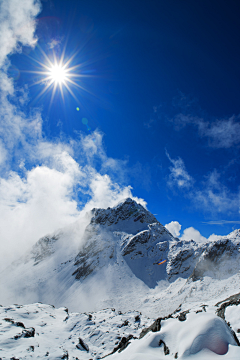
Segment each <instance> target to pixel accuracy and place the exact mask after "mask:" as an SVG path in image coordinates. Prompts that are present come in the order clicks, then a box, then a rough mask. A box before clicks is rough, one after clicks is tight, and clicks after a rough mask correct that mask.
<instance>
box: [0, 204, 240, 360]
mask: <svg viewBox="0 0 240 360" xmlns="http://www.w3.org/2000/svg"><path fill="white" fill-rule="evenodd" d="M239 250H240V230H235V231H233V232H232V233H231V234H229V235H228V236H224V237H219V238H218V239H217V240H215V241H213V242H210V243H204V244H199V243H197V242H195V241H194V239H193V240H191V241H184V240H180V239H178V238H175V237H173V236H172V234H171V233H170V232H169V231H168V230H167V229H166V228H165V227H164V226H163V225H162V224H160V223H159V222H158V221H157V220H156V218H155V217H154V216H153V215H152V214H151V213H150V212H149V211H148V210H146V209H145V208H144V207H143V206H142V205H140V204H137V203H136V202H135V201H134V200H132V199H130V198H128V199H126V200H124V201H123V202H121V203H119V204H118V205H117V206H116V207H114V208H108V209H93V210H92V211H91V212H90V213H89V214H87V215H86V217H85V218H84V219H79V221H77V222H76V223H75V224H72V225H70V226H68V227H66V228H64V229H61V230H59V231H57V232H56V233H54V234H52V235H47V236H45V237H43V238H42V239H40V240H39V241H38V242H37V243H36V244H35V245H34V246H33V248H32V249H31V250H30V251H29V252H28V253H27V254H26V255H25V256H24V257H23V258H21V259H19V260H18V261H17V262H15V263H14V264H12V265H10V266H9V267H8V268H7V269H6V270H4V271H3V272H2V273H1V274H0V302H1V303H2V304H3V305H4V306H2V307H0V359H30V358H33V359H35V358H36V359H37V358H39V359H42V358H45V357H46V358H49V359H88V360H89V359H100V358H104V357H106V358H109V359H119V360H121V359H124V360H131V359H138V360H139V359H140V360H141V359H144V360H146V359H147V360H148V359H149V360H152V359H165V357H166V356H167V358H169V359H210V360H211V359H219V358H224V359H225V358H226V359H240V347H239V345H240V343H239V339H240V338H239V336H240V295H239V293H237V291H236V289H237V290H239V277H240V276H239V275H240V273H239V266H240V254H239ZM163 260H166V261H165V262H163V263H162V264H161V265H158V263H159V262H161V261H163ZM39 301H42V302H44V303H48V304H49V303H52V304H54V305H55V306H57V307H59V306H64V305H65V306H68V307H69V309H70V311H71V312H69V313H68V310H67V309H66V308H63V307H60V308H59V309H56V308H54V307H53V306H50V305H44V304H41V303H39ZM9 303H22V304H25V305H12V306H8V304H9ZM29 303H33V304H32V305H28V304H29ZM113 307H114V309H113ZM103 308H105V309H106V310H101V309H103ZM73 311H74V312H73ZM140 311H141V312H140ZM238 330H239V331H238Z"/></svg>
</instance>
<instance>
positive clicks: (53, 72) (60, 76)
mask: <svg viewBox="0 0 240 360" xmlns="http://www.w3.org/2000/svg"><path fill="white" fill-rule="evenodd" d="M68 75H69V74H68V70H67V69H65V67H64V66H63V65H62V64H53V65H52V66H51V67H50V68H49V78H50V79H51V80H52V81H53V82H54V83H56V84H59V85H60V84H62V83H63V84H65V83H66V81H67V80H68Z"/></svg>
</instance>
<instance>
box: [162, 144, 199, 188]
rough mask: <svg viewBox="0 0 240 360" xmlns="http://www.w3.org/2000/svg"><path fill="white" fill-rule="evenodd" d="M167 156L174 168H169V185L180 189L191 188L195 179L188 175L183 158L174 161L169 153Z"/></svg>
mask: <svg viewBox="0 0 240 360" xmlns="http://www.w3.org/2000/svg"><path fill="white" fill-rule="evenodd" d="M166 155H167V157H168V159H169V160H170V162H171V163H172V165H173V166H170V167H169V170H170V175H169V180H168V185H169V186H171V187H174V186H176V185H177V186H178V187H179V188H183V189H186V188H189V187H191V186H192V185H193V182H194V180H193V178H192V177H191V176H190V175H189V174H188V172H187V170H186V168H185V165H184V162H183V160H182V159H181V158H178V159H176V160H174V159H172V158H171V157H170V155H169V154H168V152H167V151H166Z"/></svg>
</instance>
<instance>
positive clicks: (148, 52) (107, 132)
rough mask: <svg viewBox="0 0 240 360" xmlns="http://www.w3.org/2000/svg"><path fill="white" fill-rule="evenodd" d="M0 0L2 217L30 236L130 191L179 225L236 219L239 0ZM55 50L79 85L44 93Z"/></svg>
mask: <svg viewBox="0 0 240 360" xmlns="http://www.w3.org/2000/svg"><path fill="white" fill-rule="evenodd" d="M0 3H1V6H2V15H1V20H2V29H1V48H2V49H3V51H2V55H1V58H0V61H1V78H2V85H1V99H2V100H1V102H2V110H1V119H2V120H1V123H2V125H1V132H0V135H1V139H2V140H1V143H0V145H1V149H2V151H1V154H2V155H1V158H0V160H1V189H0V192H1V193H2V194H3V195H4V201H3V203H2V208H1V211H2V213H3V214H4V220H3V221H4V223H6V222H7V223H11V222H12V221H16V217H17V218H18V220H17V224H16V226H15V228H16V229H18V231H21V229H23V228H24V229H26V222H28V221H29V220H28V219H29V216H30V215H29V214H31V216H30V217H31V223H32V224H33V225H32V226H33V228H31V229H29V234H28V235H26V236H25V238H26V239H28V238H33V236H32V233H33V232H34V229H39V230H38V231H36V235H35V237H36V236H40V235H44V233H43V232H44V231H45V232H47V231H53V230H54V227H59V226H60V225H65V224H67V223H69V222H70V221H73V220H74V219H76V218H77V216H78V215H79V213H80V211H81V209H83V208H84V207H85V208H88V206H91V205H96V206H101V205H102V206H108V205H109V204H110V205H112V204H113V203H114V201H115V202H116V201H118V200H119V199H120V198H121V197H122V196H128V195H132V196H134V197H136V198H141V199H144V201H146V202H147V207H148V209H149V210H150V211H151V212H152V213H154V214H157V215H156V217H157V219H158V220H159V221H160V222H161V223H163V224H168V223H171V222H172V221H175V223H174V224H172V228H171V229H172V231H176V234H179V230H180V225H179V224H181V225H182V228H181V232H180V235H182V234H183V231H184V229H186V228H190V227H193V228H194V229H197V230H198V231H200V233H201V234H202V236H204V237H209V236H210V235H211V234H213V233H215V234H219V235H224V234H228V233H229V232H230V231H232V230H233V229H236V228H239V224H240V216H239V205H240V204H239V200H240V194H239V143H240V121H239V120H240V118H239V114H240V103H239V98H240V87H239V76H240V68H239V60H240V49H239V36H240V23H239V13H240V8H239V5H238V4H237V2H236V1H232V0H230V1H228V2H226V1H205V0H203V1H198V0H196V1H190V0H186V1H184V2H180V1H174V0H169V1H167V2H166V1H161V0H158V1H154V0H151V1H142V0H140V1H124V0H121V1H120V0H116V1H109V0H108V1H106V0H103V1H94V0H87V1H73V0H68V1H66V0H47V1H46V0H45V1H42V3H40V2H35V1H33V0H27V1H26V2H24V4H20V5H19V3H18V2H17V1H16V0H9V1H1V2H0ZM63 53H64V61H67V60H69V59H71V62H70V64H69V66H70V67H75V68H74V69H73V70H72V73H74V74H75V75H79V77H76V78H74V80H75V81H76V83H77V85H78V86H75V85H73V84H69V86H70V89H71V91H72V93H73V94H70V92H69V91H68V90H67V89H66V87H64V86H63V97H62V96H61V94H60V91H59V89H57V90H56V92H55V95H54V98H52V93H53V89H52V87H49V89H48V91H44V90H45V89H46V85H47V82H46V81H42V82H41V80H44V75H43V74H41V73H40V74H39V73H38V72H42V71H44V67H43V65H44V64H46V62H47V60H46V57H48V58H49V59H50V60H51V61H52V60H53V56H54V54H55V56H56V58H57V59H59V58H60V57H61V55H62V54H63ZM42 91H43V94H42V95H40V94H41V92H42ZM77 108H79V110H77ZM82 119H85V120H82ZM86 119H87V120H86ZM86 122H87V124H86ZM100 184H101V186H100ZM129 186H130V187H131V189H130V187H129ZM36 194H37V195H36ZM46 201H47V202H48V206H47V209H48V210H47V211H46ZM33 204H34V205H33ZM15 214H17V215H16V216H15ZM20 214H21V215H20ZM14 219H15V220H14ZM40 219H41V220H40ZM174 229H175V230H174ZM194 229H192V231H195V230H194ZM5 233H8V231H7V229H6V230H5ZM14 234H15V233H14V231H13V232H12V235H11V236H10V235H9V236H10V237H9V239H10V238H12V237H14V236H15V235H14ZM186 234H187V233H186ZM186 234H185V235H186ZM189 234H192V233H191V231H190V230H189ZM186 236H187V235H186ZM188 236H192V235H188ZM197 236H198V237H199V238H200V234H198V235H197ZM9 241H10V242H11V240H9ZM32 241H33V240H32ZM26 242H27V240H26ZM13 243H14V242H13Z"/></svg>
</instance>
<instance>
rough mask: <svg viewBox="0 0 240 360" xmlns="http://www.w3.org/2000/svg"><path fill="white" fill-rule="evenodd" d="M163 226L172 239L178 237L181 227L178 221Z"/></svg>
mask: <svg viewBox="0 0 240 360" xmlns="http://www.w3.org/2000/svg"><path fill="white" fill-rule="evenodd" d="M164 226H165V228H166V229H167V230H168V231H170V233H171V234H172V235H173V236H174V237H178V236H179V235H180V231H181V227H182V225H180V224H179V222H178V221H171V222H170V223H169V224H165V225H164Z"/></svg>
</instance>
